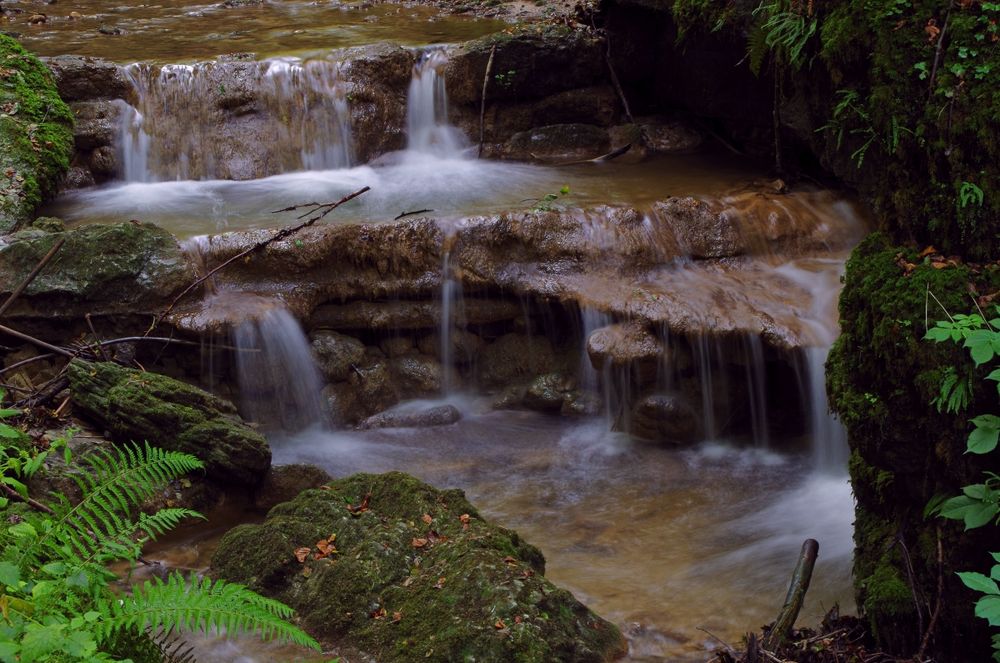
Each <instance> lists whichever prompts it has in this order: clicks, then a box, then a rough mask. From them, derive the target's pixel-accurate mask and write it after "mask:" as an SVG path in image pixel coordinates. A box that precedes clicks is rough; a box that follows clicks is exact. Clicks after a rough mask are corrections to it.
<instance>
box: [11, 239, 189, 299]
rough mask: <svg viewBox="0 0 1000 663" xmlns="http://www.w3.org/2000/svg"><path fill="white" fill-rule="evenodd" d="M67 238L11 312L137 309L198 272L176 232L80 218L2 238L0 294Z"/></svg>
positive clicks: (166, 296)
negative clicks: (81, 222) (77, 223)
mask: <svg viewBox="0 0 1000 663" xmlns="http://www.w3.org/2000/svg"><path fill="white" fill-rule="evenodd" d="M60 239H64V240H65V243H64V244H63V246H62V248H61V249H59V252H58V253H56V254H55V257H53V258H52V260H51V261H50V262H49V264H48V265H47V266H46V268H45V269H44V270H43V271H42V272H41V273H40V274H39V275H38V277H37V278H36V279H35V280H34V281H32V282H31V284H30V285H29V286H28V288H27V289H26V290H25V291H24V293H23V294H22V295H21V296H20V297H18V299H17V300H16V301H15V303H14V305H13V306H12V307H11V309H10V310H9V311H8V312H7V315H8V316H10V317H20V316H25V317H27V316H38V317H46V318H54V317H67V318H70V317H80V318H82V317H83V315H84V314H87V313H91V314H93V315H107V314H126V313H127V314H135V313H143V312H149V311H153V310H156V309H157V308H159V307H161V306H164V305H166V304H168V303H169V302H170V301H171V299H172V297H173V296H174V295H175V294H176V293H177V292H179V291H180V290H181V289H183V288H184V287H186V286H187V285H188V284H190V283H192V282H193V281H194V280H195V278H196V275H195V272H194V268H193V266H192V265H191V264H190V263H189V262H188V260H187V258H185V256H184V254H183V253H182V252H181V249H180V247H179V246H178V244H177V240H176V239H175V238H174V237H173V235H171V234H170V233H168V232H167V231H165V230H163V229H162V228H159V227H157V226H154V225H152V224H146V223H131V222H127V223H118V224H115V225H108V226H99V225H93V226H84V227H81V228H77V229H74V230H68V231H65V232H53V233H49V232H44V231H41V230H36V229H30V230H24V231H21V232H18V233H15V234H14V235H12V236H10V237H7V238H6V241H7V243H6V244H0V297H3V296H6V295H7V294H9V293H10V292H11V291H12V290H13V289H14V288H15V287H16V286H17V285H18V284H19V283H20V282H21V281H22V280H23V279H24V278H25V277H26V276H27V275H28V273H29V272H30V271H31V270H32V269H33V268H34V267H35V265H37V264H38V261H39V260H41V258H42V257H43V256H44V255H45V254H46V253H48V251H49V250H50V249H51V248H52V247H53V245H54V244H55V243H56V242H57V241H59V240H60Z"/></svg>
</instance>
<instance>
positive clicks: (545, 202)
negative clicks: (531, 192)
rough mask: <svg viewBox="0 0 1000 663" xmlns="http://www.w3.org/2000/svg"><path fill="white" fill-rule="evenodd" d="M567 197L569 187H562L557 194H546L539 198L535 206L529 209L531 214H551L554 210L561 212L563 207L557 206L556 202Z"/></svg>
mask: <svg viewBox="0 0 1000 663" xmlns="http://www.w3.org/2000/svg"><path fill="white" fill-rule="evenodd" d="M568 195H569V185H564V186H563V187H562V188H560V189H559V192H558V193H547V194H545V195H544V196H542V197H541V198H539V199H537V201H536V203H535V205H534V206H533V207H532V208H531V211H533V212H552V211H556V210H562V209H563V206H562V205H560V204H558V203H557V202H556V201H557V200H559V199H560V198H563V197H564V196H568Z"/></svg>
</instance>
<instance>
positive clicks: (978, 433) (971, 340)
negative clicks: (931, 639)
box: [924, 306, 1000, 661]
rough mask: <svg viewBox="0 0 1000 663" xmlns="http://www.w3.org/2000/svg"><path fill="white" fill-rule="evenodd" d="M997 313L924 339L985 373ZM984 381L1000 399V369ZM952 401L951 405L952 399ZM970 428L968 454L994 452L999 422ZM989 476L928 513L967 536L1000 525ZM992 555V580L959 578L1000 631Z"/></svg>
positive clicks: (998, 497)
mask: <svg viewBox="0 0 1000 663" xmlns="http://www.w3.org/2000/svg"><path fill="white" fill-rule="evenodd" d="M995 311H996V313H997V314H998V317H996V318H993V319H991V320H987V319H985V317H984V316H983V315H981V314H976V313H974V314H971V315H955V316H953V317H951V318H950V319H949V320H944V321H941V322H938V323H937V324H936V325H935V326H934V327H933V328H931V329H929V330H927V334H926V336H925V337H924V338H925V339H927V340H931V341H935V342H937V343H946V342H948V343H961V345H962V347H964V348H965V349H967V350H968V352H969V357H970V358H971V359H972V362H973V364H974V365H975V367H976V368H980V367H982V366H983V365H985V364H989V363H991V362H993V361H994V360H996V359H998V358H1000V306H997V307H995ZM952 375H954V376H957V372H955V371H954V369H953V370H952V372H951V373H948V374H946V377H945V380H944V381H943V382H942V385H941V394H940V395H939V397H938V399H935V403H939V402H940V400H941V399H943V398H944V396H945V392H946V391H948V392H949V393H953V391H954V386H953V385H949V379H950V377H951V376H952ZM984 379H985V380H988V381H992V382H996V388H997V390H998V394H1000V367H997V368H993V370H992V371H990V372H989V374H987V375H986V376H985V378H984ZM948 400H949V402H951V396H949V397H948ZM959 401H960V402H959ZM959 401H955V408H954V409H953V410H949V411H960V410H963V409H965V407H966V406H967V405H968V402H969V399H968V397H967V396H965V397H964V399H959ZM939 409H940V405H939ZM969 423H971V424H972V426H973V429H972V432H971V433H969V437H968V439H967V441H966V452H967V453H972V454H988V453H992V452H994V451H995V450H996V448H997V442H998V440H1000V416H997V415H995V414H980V415H978V416H976V417H973V418H972V419H970V420H969ZM985 475H986V480H985V481H983V483H977V484H972V485H969V486H964V487H963V488H962V494H961V495H958V496H955V497H951V498H949V499H945V500H942V501H939V502H936V503H933V504H931V505H928V511H929V512H930V513H936V514H937V515H939V516H940V517H942V518H947V519H950V520H960V521H962V522H963V523H964V524H965V529H966V530H970V529H976V528H979V527H985V526H987V525H990V524H993V525H994V526H997V525H1000V475H998V474H996V473H994V472H986V473H985ZM990 555H991V556H992V557H993V560H994V561H995V562H998V563H997V564H994V566H993V568H992V569H991V570H990V575H989V576H986V575H984V574H982V573H979V572H976V571H963V572H960V573H958V577H959V578H960V579H961V581H962V582H963V583H964V584H965V586H966V587H969V588H970V589H972V590H974V591H977V592H979V593H980V594H981V596H980V597H979V598H978V599H977V601H976V604H975V614H976V616H977V617H980V618H982V619H985V620H986V621H987V622H988V623H989V624H990V626H993V627H1000V589H998V587H997V580H1000V552H990ZM992 642H993V651H994V653H993V659H994V660H995V661H1000V633H998V634H995V635H994V636H993V639H992Z"/></svg>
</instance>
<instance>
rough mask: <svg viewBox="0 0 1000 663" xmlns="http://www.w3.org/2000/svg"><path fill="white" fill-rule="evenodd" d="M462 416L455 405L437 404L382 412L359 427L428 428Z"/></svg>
mask: <svg viewBox="0 0 1000 663" xmlns="http://www.w3.org/2000/svg"><path fill="white" fill-rule="evenodd" d="M461 418H462V413H461V412H460V411H459V410H458V408H457V407H455V406H454V405H437V406H435V407H429V408H426V409H422V410H418V411H416V412H393V411H390V412H380V413H379V414H376V415H374V416H371V417H368V418H367V419H365V420H364V421H362V422H361V423H360V424H359V425H358V428H360V429H362V430H370V429H373V428H427V427H429V426H447V425H449V424H453V423H455V422H456V421H458V420H459V419H461Z"/></svg>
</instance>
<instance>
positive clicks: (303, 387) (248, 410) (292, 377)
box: [232, 307, 326, 430]
mask: <svg viewBox="0 0 1000 663" xmlns="http://www.w3.org/2000/svg"><path fill="white" fill-rule="evenodd" d="M232 334H233V342H234V345H236V347H237V348H238V349H239V351H238V352H237V353H236V369H237V373H238V378H239V384H240V395H241V400H242V406H243V414H244V416H245V417H246V418H248V419H250V420H252V421H255V422H257V423H260V424H263V425H266V426H276V427H280V428H283V429H285V430H300V429H303V428H307V427H309V426H315V425H318V424H322V423H323V422H324V421H325V420H326V408H325V405H324V403H323V399H322V396H321V392H322V389H323V380H322V378H321V377H320V373H319V369H318V368H317V367H316V363H315V361H314V360H313V356H312V353H311V351H310V347H309V340H308V339H307V338H306V335H305V334H304V333H303V332H302V328H301V327H300V326H299V323H298V321H297V320H296V319H295V317H294V316H292V314H291V313H289V312H288V311H287V310H285V309H284V308H280V307H273V308H269V309H267V310H265V311H264V312H263V313H262V314H261V315H259V317H255V318H252V319H247V320H245V321H243V322H241V323H240V324H238V325H237V326H236V327H235V328H234V329H233V332H232Z"/></svg>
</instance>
